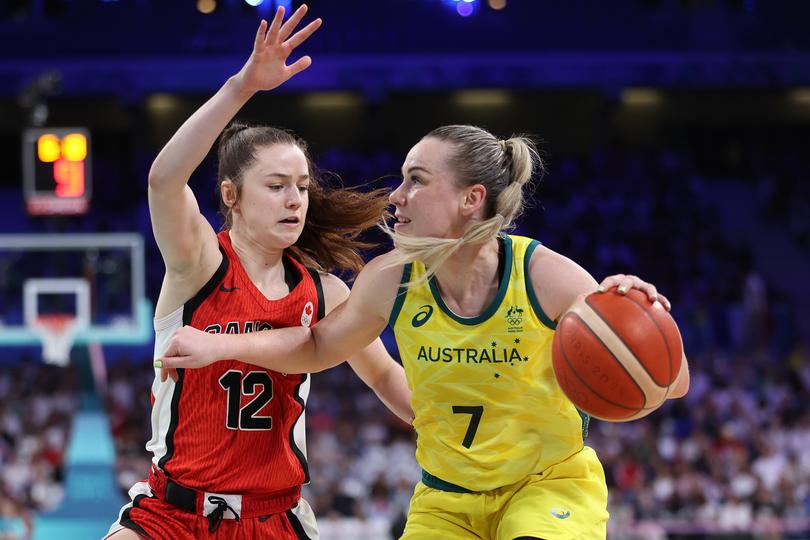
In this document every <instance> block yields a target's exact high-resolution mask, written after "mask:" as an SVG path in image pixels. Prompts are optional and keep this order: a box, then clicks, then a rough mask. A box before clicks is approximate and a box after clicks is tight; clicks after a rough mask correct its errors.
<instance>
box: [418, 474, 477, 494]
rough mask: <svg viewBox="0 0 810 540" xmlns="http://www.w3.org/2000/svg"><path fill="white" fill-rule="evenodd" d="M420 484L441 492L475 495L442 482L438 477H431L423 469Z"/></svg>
mask: <svg viewBox="0 0 810 540" xmlns="http://www.w3.org/2000/svg"><path fill="white" fill-rule="evenodd" d="M422 483H423V484H425V485H426V486H427V487H429V488H433V489H439V490H441V491H451V492H453V493H475V492H474V491H470V490H469V489H467V488H463V487H461V486H457V485H456V484H453V483H451V482H448V481H447V480H442V479H441V478H439V477H438V476H433V475H432V474H430V473H429V472H427V471H426V470H425V469H422Z"/></svg>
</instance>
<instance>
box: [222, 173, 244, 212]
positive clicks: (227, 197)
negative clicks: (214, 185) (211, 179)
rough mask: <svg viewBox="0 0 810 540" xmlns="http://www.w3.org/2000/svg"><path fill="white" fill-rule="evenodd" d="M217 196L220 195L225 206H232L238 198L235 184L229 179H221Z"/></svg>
mask: <svg viewBox="0 0 810 540" xmlns="http://www.w3.org/2000/svg"><path fill="white" fill-rule="evenodd" d="M219 196H220V197H222V202H224V203H225V206H227V207H228V208H233V207H234V205H236V202H237V200H239V196H238V193H237V188H236V184H234V183H233V182H232V181H231V180H223V181H222V183H221V184H220V185H219Z"/></svg>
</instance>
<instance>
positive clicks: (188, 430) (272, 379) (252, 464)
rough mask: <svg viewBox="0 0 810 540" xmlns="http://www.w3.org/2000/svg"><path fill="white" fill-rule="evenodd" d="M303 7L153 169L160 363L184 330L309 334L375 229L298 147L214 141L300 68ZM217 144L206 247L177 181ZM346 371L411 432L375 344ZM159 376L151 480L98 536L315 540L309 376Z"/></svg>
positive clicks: (261, 40) (377, 200)
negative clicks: (302, 329)
mask: <svg viewBox="0 0 810 540" xmlns="http://www.w3.org/2000/svg"><path fill="white" fill-rule="evenodd" d="M306 9H307V8H306V6H302V7H301V8H299V9H298V10H297V11H296V12H295V13H294V14H293V15H292V16H291V17H290V18H289V20H288V21H287V22H285V23H283V24H282V21H283V16H284V10H283V8H279V9H278V11H277V12H276V15H275V18H274V19H273V21H272V24H270V25H269V27H268V24H267V23H266V22H265V21H262V22H261V24H260V26H259V29H258V32H257V34H256V40H255V43H254V49H253V53H252V55H251V56H250V58H249V59H248V61H247V63H246V64H245V65H244V67H243V68H242V69H241V71H240V72H239V73H238V74H236V75H235V76H233V77H231V78H230V79H229V80H228V81H227V82H226V83H225V85H224V86H223V87H222V88H221V89H220V90H219V91H218V92H217V93H216V94H215V95H214V96H213V97H212V98H211V99H210V100H209V101H208V102H207V103H205V104H204V105H203V106H202V107H201V108H200V109H199V110H198V111H196V112H195V113H194V114H193V115H192V116H191V117H190V118H189V119H188V120H187V121H186V122H185V123H184V124H183V125H182V126H181V127H180V129H179V130H178V131H177V133H175V135H174V136H173V137H172V139H171V140H170V141H169V142H168V143H167V144H166V146H165V147H164V148H163V150H162V151H161V152H160V154H159V155H158V157H157V158H156V159H155V162H154V164H153V165H152V169H151V171H150V173H149V207H150V211H151V217H152V227H153V230H154V234H155V239H156V241H157V243H158V247H159V248H160V251H161V254H162V255H163V259H164V262H165V264H166V274H165V277H164V281H163V286H162V288H161V292H160V297H159V299H158V302H157V307H156V314H155V332H156V338H155V357H156V358H158V357H160V356H161V355H162V354H163V351H164V350H165V348H166V346H167V344H168V341H169V339H170V338H171V336H172V334H173V333H174V331H175V329H177V328H180V327H181V326H183V325H190V326H193V327H195V328H198V329H201V330H204V331H205V332H210V333H224V334H235V333H249V332H254V331H260V330H265V329H270V328H278V327H289V326H301V325H303V326H307V327H308V326H311V325H314V324H315V323H316V322H317V321H318V320H319V319H320V318H322V317H323V316H324V314H325V312H327V311H329V309H330V308H333V307H335V306H337V305H338V304H340V303H341V302H342V301H343V300H344V299H345V298H346V297H347V296H348V288H347V287H346V285H345V284H344V283H343V282H342V281H340V280H339V279H338V278H336V277H335V276H333V275H331V274H328V273H325V272H324V271H328V270H330V269H333V268H338V267H340V268H348V269H351V270H354V271H358V270H359V268H360V266H361V264H362V259H360V257H359V255H358V254H357V251H356V250H357V248H360V247H363V246H364V244H362V243H360V242H359V241H358V240H357V239H356V234H357V233H359V232H360V231H362V230H363V229H366V228H368V227H370V226H372V225H374V224H376V223H377V222H378V220H379V218H380V217H381V216H382V214H383V212H384V210H385V207H386V205H387V199H386V196H385V195H384V194H382V193H380V192H372V193H368V194H363V193H359V192H355V191H347V190H327V189H326V188H325V187H324V186H321V185H319V183H318V179H317V178H316V176H315V174H314V169H313V166H312V163H311V161H310V159H309V157H308V155H307V153H306V146H305V144H304V142H303V141H301V140H300V139H298V138H297V137H295V136H294V135H291V134H290V133H288V132H285V131H282V130H278V129H275V128H271V127H247V126H244V125H239V124H232V125H231V126H229V127H228V128H227V129H225V130H224V131H222V130H223V128H225V126H226V124H227V123H228V122H229V121H230V120H231V119H232V118H233V116H234V115H235V114H236V112H237V111H238V110H239V109H240V108H241V107H242V106H243V105H244V104H245V102H246V101H247V100H248V99H249V98H250V97H251V96H252V95H253V94H254V93H256V92H257V91H260V90H270V89H272V88H275V87H277V86H279V85H280V84H282V83H283V82H284V81H286V80H287V79H289V78H290V77H292V76H294V75H295V74H297V73H299V72H301V71H303V70H304V69H306V68H307V67H308V66H309V65H310V63H311V60H310V59H309V57H306V56H305V57H303V58H301V59H299V60H298V61H296V62H294V63H292V64H291V65H287V64H286V61H287V58H288V57H289V55H290V53H291V52H292V50H293V49H295V47H297V46H298V45H300V44H301V43H302V42H304V41H305V40H306V39H307V38H308V37H309V36H310V35H311V34H312V33H313V32H314V31H315V30H316V29H317V28H318V27H319V26H320V24H321V21H320V20H319V19H318V20H315V21H313V22H311V23H309V24H308V25H307V26H305V27H304V28H303V29H301V30H299V31H298V32H296V33H293V31H294V30H295V28H296V26H297V25H298V24H299V23H300V21H301V19H302V18H303V16H304V14H305V13H306ZM221 131H222V135H221V137H220V142H219V151H218V157H219V188H220V195H221V206H222V209H223V211H224V214H225V220H226V224H225V227H224V230H223V231H222V232H220V233H219V234H217V233H215V232H214V230H213V228H212V227H211V225H210V224H209V223H208V222H207V221H206V220H205V218H204V217H203V216H202V215H201V214H200V212H199V208H198V206H197V202H196V200H195V198H194V195H193V193H192V191H191V189H190V188H189V187H188V186H187V185H186V182H187V181H188V179H189V177H190V176H191V173H192V172H193V171H194V169H195V168H196V167H197V166H198V165H199V163H200V162H201V161H202V159H203V158H204V157H205V155H206V153H207V152H208V150H209V149H210V148H211V146H212V145H213V143H214V141H215V140H216V138H217V136H218V135H219V134H220V132H221ZM308 210H309V212H308ZM319 270H320V272H319ZM381 360H382V361H381ZM350 362H351V365H352V367H353V368H354V369H355V371H357V373H358V375H360V377H361V378H362V379H363V380H364V381H366V383H367V384H369V386H371V387H372V388H373V389H374V390H375V391H376V392H377V394H378V395H379V396H380V397H381V398H382V399H383V401H385V402H386V404H387V405H388V406H389V407H390V408H391V409H392V410H393V411H394V412H395V413H397V414H398V415H399V416H400V417H401V418H403V419H404V420H406V421H408V422H410V420H411V418H412V411H411V409H410V391H409V390H408V388H407V383H406V381H405V376H404V372H403V370H402V367H401V366H400V365H399V364H397V363H396V362H395V361H394V360H393V359H391V358H390V356H388V354H387V353H386V351H385V348H384V347H383V346H382V344H381V342H380V341H379V340H377V341H376V342H375V343H373V344H372V345H370V346H369V347H367V348H366V349H364V350H363V351H362V352H361V353H360V354H358V355H357V356H355V357H354V358H353V359H351V361H350ZM166 375H167V373H165V372H164V373H161V376H157V377H156V378H155V382H154V383H153V386H152V394H153V400H154V403H153V410H152V438H151V440H150V441H149V442H148V443H147V449H148V450H149V451H151V452H152V453H153V458H152V468H151V471H150V473H149V478H148V480H147V481H144V482H139V483H137V484H136V485H135V486H134V487H133V488H132V489H131V490H130V492H129V493H130V496H131V497H132V502H131V503H129V504H127V505H126V506H125V507H124V508H123V509H122V510H121V513H120V515H119V517H118V519H117V520H116V521H115V523H114V524H113V525H112V527H111V528H110V532H109V534H108V538H111V539H114V540H126V539H138V538H160V539H169V538H171V539H173V540H184V539H188V540H191V539H200V538H217V539H222V538H227V539H231V538H233V539H237V538H239V539H241V538H244V539H265V538H266V539H271V538H272V539H282V540H283V539H301V538H317V537H318V530H317V526H316V524H315V520H314V516H313V513H312V510H311V509H310V507H309V505H308V504H307V502H306V501H305V500H304V499H302V498H301V485H302V484H304V483H306V482H307V481H308V480H309V475H308V472H307V463H306V447H305V441H304V406H305V401H306V398H307V394H308V391H309V377H308V376H307V375H289V374H285V373H279V372H275V371H271V370H266V369H261V368H257V367H255V366H251V365H248V364H245V363H242V362H239V361H236V360H232V361H227V362H222V363H218V364H216V365H213V366H210V368H208V369H202V370H179V372H176V373H173V374H172V376H171V377H166Z"/></svg>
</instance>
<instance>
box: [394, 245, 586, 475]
mask: <svg viewBox="0 0 810 540" xmlns="http://www.w3.org/2000/svg"><path fill="white" fill-rule="evenodd" d="M501 241H502V242H503V244H502V246H503V256H504V263H505V264H504V272H503V277H502V279H501V283H500V286H499V288H498V293H497V295H496V297H495V299H494V300H493V302H492V304H491V305H490V306H489V307H488V308H487V309H486V310H485V311H484V312H483V313H482V314H481V315H480V316H478V317H470V318H465V317H460V316H458V315H456V314H455V313H453V312H451V311H450V309H449V308H448V307H447V306H446V305H445V303H444V301H443V300H442V297H441V294H440V293H439V290H438V287H437V284H436V282H435V280H433V279H431V280H429V281H428V282H426V283H424V284H422V285H420V286H417V287H413V288H409V289H408V290H404V288H401V289H400V293H399V296H398V297H397V300H396V302H395V303H394V307H393V309H392V312H391V320H390V325H391V327H392V328H393V330H394V333H395V335H396V340H397V344H398V346H399V352H400V356H401V357H402V363H403V365H404V367H405V373H406V375H407V377H408V385H409V386H410V388H411V390H412V392H413V399H412V406H413V411H414V415H415V418H414V422H413V425H414V428H415V429H416V432H417V449H416V459H417V461H418V462H419V464H420V465H421V467H422V468H423V469H424V471H425V474H424V477H423V478H424V481H425V483H427V484H429V485H431V486H432V487H437V488H439V489H446V490H449V491H455V490H457V489H456V488H459V487H461V488H463V489H465V490H470V491H489V490H491V489H495V488H498V487H502V486H507V485H509V484H513V483H515V482H517V481H519V480H521V479H523V478H525V477H526V476H527V475H530V474H535V473H541V472H542V471H544V470H545V469H546V468H548V467H549V466H551V465H554V464H556V463H560V462H562V461H563V460H565V459H566V458H568V457H569V456H571V455H572V454H574V453H575V452H578V451H579V450H581V449H582V447H583V431H584V429H585V428H586V427H587V417H582V416H580V414H579V412H578V411H577V409H576V408H575V407H574V405H573V404H572V403H571V402H570V401H569V400H568V398H566V397H565V395H564V394H563V393H562V390H560V387H559V385H558V384H557V381H556V379H555V378H554V373H553V371H552V368H551V340H552V338H553V336H554V328H555V324H554V322H553V321H551V320H550V319H549V318H548V316H547V315H546V314H545V313H543V310H542V309H541V307H540V304H539V302H538V300H537V297H536V295H535V294H534V289H532V286H531V280H530V278H529V273H528V263H529V259H530V257H531V254H532V252H533V251H534V249H535V248H536V246H537V245H538V243H537V241H536V240H531V239H529V238H524V237H521V236H510V235H502V236H501ZM424 271H425V268H424V265H423V264H422V263H420V262H415V263H412V264H408V265H406V266H405V269H404V272H403V276H402V283H407V282H408V281H410V280H413V279H417V278H419V277H420V276H421V275H423V274H424Z"/></svg>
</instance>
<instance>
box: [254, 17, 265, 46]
mask: <svg viewBox="0 0 810 540" xmlns="http://www.w3.org/2000/svg"><path fill="white" fill-rule="evenodd" d="M266 33H267V21H265V20H264V19H262V22H260V23H259V29H258V30H256V39H255V40H253V50H254V51H257V50H259V48H260V47H261V46H262V44H263V43H264V35H265V34H266Z"/></svg>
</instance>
